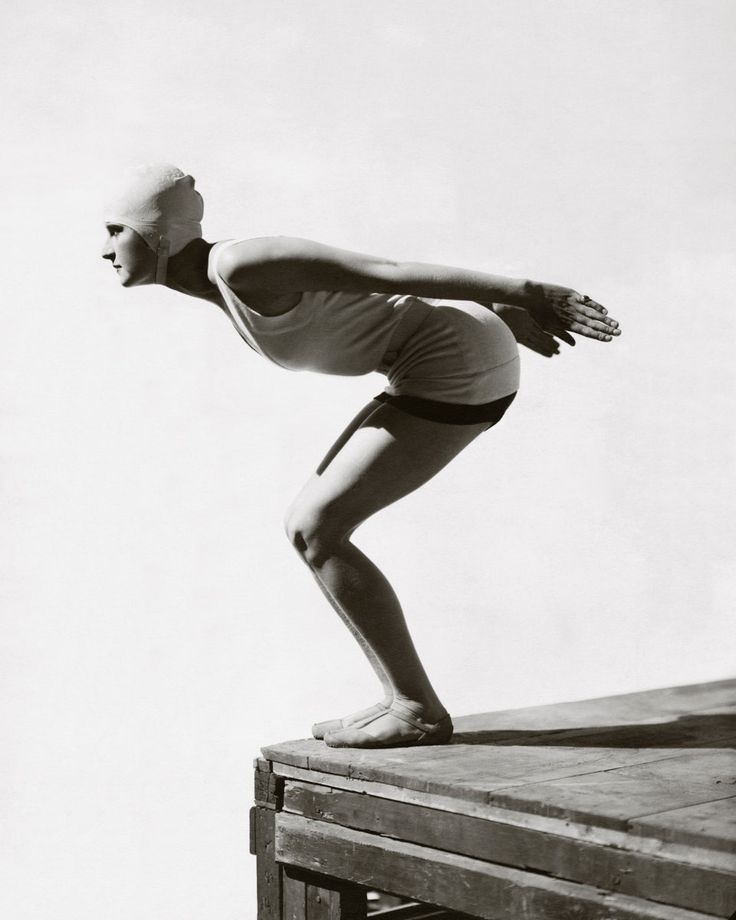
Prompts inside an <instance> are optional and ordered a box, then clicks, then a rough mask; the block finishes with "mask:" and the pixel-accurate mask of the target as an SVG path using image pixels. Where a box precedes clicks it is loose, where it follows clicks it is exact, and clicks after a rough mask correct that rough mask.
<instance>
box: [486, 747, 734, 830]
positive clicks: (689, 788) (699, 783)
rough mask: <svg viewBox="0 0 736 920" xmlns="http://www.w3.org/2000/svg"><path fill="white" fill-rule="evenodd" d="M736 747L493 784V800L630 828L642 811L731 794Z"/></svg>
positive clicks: (677, 806)
mask: <svg viewBox="0 0 736 920" xmlns="http://www.w3.org/2000/svg"><path fill="white" fill-rule="evenodd" d="M735 773H736V757H734V754H733V752H732V751H708V752H696V753H687V754H681V755H679V756H676V757H670V758H667V759H665V760H658V761H654V762H652V763H647V764H639V765H638V766H633V767H623V768H620V769H617V770H604V771H601V772H597V773H586V774H585V775H580V776H571V777H565V778H563V779H558V780H554V781H552V782H545V783H532V784H527V785H521V786H516V787H511V788H509V789H507V790H495V791H494V792H493V793H492V794H491V796H490V801H491V803H492V804H495V805H499V806H501V807H504V808H514V809H520V810H525V811H533V812H536V813H539V814H545V815H556V816H557V817H562V818H572V819H573V820H578V821H592V822H593V823H595V824H597V825H598V826H605V827H613V828H619V829H626V828H627V827H628V826H629V822H630V821H632V820H633V819H635V818H637V817H639V816H641V815H650V814H653V813H655V812H658V811H666V810H670V809H676V808H684V807H686V806H689V805H697V804H701V803H706V802H713V801H716V800H718V799H726V798H729V797H730V796H732V795H733V788H734V785H733V784H734V782H736V775H735Z"/></svg>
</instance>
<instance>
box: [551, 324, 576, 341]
mask: <svg viewBox="0 0 736 920" xmlns="http://www.w3.org/2000/svg"><path fill="white" fill-rule="evenodd" d="M547 331H548V332H551V333H552V335H554V336H556V337H557V338H558V339H560V340H561V341H563V342H566V343H567V344H568V345H573V346H574V345H575V339H574V338H573V337H572V336H571V335H570V333H569V332H568V331H567V330H566V329H564V328H563V327H562V326H557V325H555V326H554V327H552V326H550V327H549V328H548V330H547Z"/></svg>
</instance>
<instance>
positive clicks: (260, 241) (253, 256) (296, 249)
mask: <svg viewBox="0 0 736 920" xmlns="http://www.w3.org/2000/svg"><path fill="white" fill-rule="evenodd" d="M315 247H319V244H318V243H314V242H312V241H311V240H305V239H301V238H299V237H293V236H257V237H249V238H247V239H234V240H229V241H227V244H226V245H224V246H223V247H222V250H221V251H220V252H219V254H218V257H217V269H218V271H219V273H220V275H221V277H222V278H223V280H224V281H234V280H236V276H238V275H241V276H242V274H243V273H244V272H247V271H252V270H253V269H255V268H257V267H258V266H261V265H267V264H269V263H274V262H277V261H280V260H282V259H285V258H290V259H293V258H300V257H301V258H305V257H308V256H309V255H310V252H312V251H313V250H314V248H315Z"/></svg>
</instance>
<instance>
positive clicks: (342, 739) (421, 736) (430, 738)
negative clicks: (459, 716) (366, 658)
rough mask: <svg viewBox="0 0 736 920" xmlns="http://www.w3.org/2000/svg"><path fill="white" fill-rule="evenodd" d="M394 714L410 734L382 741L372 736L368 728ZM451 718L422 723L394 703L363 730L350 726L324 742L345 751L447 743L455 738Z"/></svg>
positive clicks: (331, 735)
mask: <svg viewBox="0 0 736 920" xmlns="http://www.w3.org/2000/svg"><path fill="white" fill-rule="evenodd" d="M387 714H388V715H391V716H393V717H394V718H395V719H398V720H399V721H401V722H405V723H406V725H408V726H409V727H410V729H411V730H410V731H407V732H404V733H402V736H401V737H400V738H394V739H391V738H379V737H378V736H377V735H373V734H371V732H370V730H369V727H370V725H371V724H372V723H373V722H375V721H376V719H380V718H381V716H382V715H387ZM452 732H453V725H452V719H451V718H450V716H449V715H448V714H446V715H444V716H442V718H441V719H440V720H439V721H438V722H423V721H422V720H421V719H418V718H417V717H416V716H415V715H414V714H413V713H412V712H411V711H410V710H408V709H407V708H406V707H405V706H402V705H401V703H397V702H395V701H394V703H393V705H392V706H391V708H390V709H389V710H388V712H387V713H380V714H379V715H376V716H374V717H373V718H372V719H370V720H369V721H368V722H366V723H364V724H363V725H362V726H361V727H360V728H357V727H350V728H344V729H342V730H340V731H335V732H328V733H327V734H326V735H325V737H324V741H325V744H327V745H328V747H345V748H393V747H420V746H424V745H430V744H447V742H448V741H449V740H450V738H452Z"/></svg>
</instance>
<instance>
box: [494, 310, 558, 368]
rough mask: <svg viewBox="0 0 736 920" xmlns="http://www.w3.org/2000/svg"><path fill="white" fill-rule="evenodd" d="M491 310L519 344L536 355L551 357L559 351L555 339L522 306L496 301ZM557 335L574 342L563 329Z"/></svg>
mask: <svg viewBox="0 0 736 920" xmlns="http://www.w3.org/2000/svg"><path fill="white" fill-rule="evenodd" d="M488 306H489V305H488ZM493 312H494V313H495V314H496V315H497V316H499V317H500V318H501V319H502V320H503V321H504V322H505V323H506V325H507V326H508V327H509V329H510V330H511V331H512V332H513V334H514V338H515V339H516V341H517V342H518V343H519V345H525V346H526V347H527V348H530V349H531V350H532V351H536V353H537V354H538V355H544V356H545V358H551V357H552V355H557V354H559V353H560V346H559V344H558V342H557V340H556V339H554V338H553V337H552V336H551V335H550V334H549V333H547V332H545V331H544V329H542V328H541V327H540V326H539V325H538V324H537V322H536V321H535V320H534V319H533V318H532V317H531V316H530V315H529V313H528V312H527V311H526V310H525V309H524V307H512V306H510V305H509V304H504V303H497V304H493ZM558 335H559V337H560V338H563V339H564V340H565V341H566V342H568V343H569V344H570V345H574V344H575V339H573V337H572V336H571V335H568V333H566V332H564V331H563V332H561V333H558Z"/></svg>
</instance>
